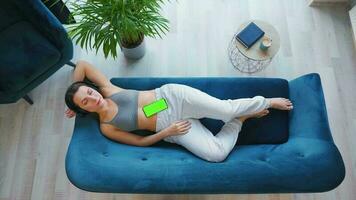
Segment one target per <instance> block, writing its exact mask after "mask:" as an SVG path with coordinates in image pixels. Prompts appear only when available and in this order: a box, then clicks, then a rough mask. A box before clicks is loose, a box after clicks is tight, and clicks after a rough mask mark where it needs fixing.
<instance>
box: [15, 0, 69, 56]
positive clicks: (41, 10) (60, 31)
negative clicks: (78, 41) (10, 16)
mask: <svg viewBox="0 0 356 200" xmlns="http://www.w3.org/2000/svg"><path fill="white" fill-rule="evenodd" d="M14 3H15V4H16V6H17V7H18V9H19V10H20V11H21V12H22V13H23V15H24V18H25V19H28V21H29V22H30V23H31V24H32V25H33V26H35V27H36V28H37V30H39V31H40V32H41V33H42V34H43V35H45V36H46V38H48V39H49V40H50V41H51V42H52V44H53V45H55V46H56V47H57V48H58V49H59V50H60V52H62V53H64V54H65V55H64V56H65V57H70V58H71V56H72V52H73V44H72V41H71V39H70V38H69V36H68V34H67V31H66V30H65V28H64V27H63V25H62V24H61V22H60V21H59V20H58V19H57V18H56V17H55V16H54V15H53V14H52V13H51V11H50V10H48V8H47V7H46V6H45V5H44V4H43V3H42V2H41V1H40V0H26V1H23V0H15V1H14ZM62 56H63V55H62ZM70 58H69V59H70ZM69 59H67V60H69Z"/></svg>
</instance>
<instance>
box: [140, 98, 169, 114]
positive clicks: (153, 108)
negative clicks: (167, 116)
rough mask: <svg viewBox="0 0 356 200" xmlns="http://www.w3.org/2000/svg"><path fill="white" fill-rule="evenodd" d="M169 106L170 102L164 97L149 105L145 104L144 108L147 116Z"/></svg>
mask: <svg viewBox="0 0 356 200" xmlns="http://www.w3.org/2000/svg"><path fill="white" fill-rule="evenodd" d="M167 108H168V104H167V102H166V100H165V99H164V98H162V99H159V100H157V101H154V102H153V103H150V104H148V105H145V106H144V107H143V108H142V110H143V112H144V113H145V115H146V117H151V116H152V115H154V114H156V113H159V112H161V111H163V110H165V109H167Z"/></svg>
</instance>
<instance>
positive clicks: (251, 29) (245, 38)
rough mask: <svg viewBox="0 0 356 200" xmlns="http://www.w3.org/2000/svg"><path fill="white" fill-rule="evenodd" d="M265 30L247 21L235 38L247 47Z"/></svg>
mask: <svg viewBox="0 0 356 200" xmlns="http://www.w3.org/2000/svg"><path fill="white" fill-rule="evenodd" d="M264 34H265V32H264V31H263V30H262V29H261V28H259V27H258V26H257V25H256V24H255V23H253V22H251V23H249V24H248V25H247V26H246V27H245V28H244V29H243V30H242V31H240V32H239V33H238V34H237V35H236V39H237V40H238V41H239V42H240V43H241V44H242V45H243V46H245V47H246V48H247V49H248V48H250V47H252V45H254V44H255V43H256V42H257V41H258V40H259V39H260V38H261V37H262V36H263V35H264Z"/></svg>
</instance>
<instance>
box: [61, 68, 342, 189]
mask: <svg viewBox="0 0 356 200" xmlns="http://www.w3.org/2000/svg"><path fill="white" fill-rule="evenodd" d="M111 81H112V82H113V83H114V84H116V85H118V86H120V87H124V88H130V89H141V90H146V89H153V88H155V87H159V86H160V85H162V84H165V83H182V84H186V85H190V86H193V87H196V88H199V89H201V90H203V91H204V92H207V93H209V94H210V95H212V96H216V97H219V98H221V99H228V98H234V97H235V98H239V97H252V96H255V95H263V96H265V97H273V96H283V97H289V98H290V99H291V100H292V102H293V103H294V109H293V110H292V111H290V112H289V113H288V112H286V111H281V112H280V111H276V110H273V109H271V113H270V114H269V115H268V116H266V117H264V118H261V119H256V120H247V121H246V123H244V125H243V128H242V130H241V133H240V136H239V139H238V142H237V145H236V146H235V148H234V149H233V151H232V152H231V153H230V155H229V156H228V157H227V158H226V159H225V160H224V161H223V162H218V163H213V162H208V161H204V160H202V159H200V158H198V157H196V156H194V155H193V154H192V153H190V152H189V151H187V150H186V149H184V148H183V147H181V146H178V145H176V144H171V143H166V142H164V141H161V142H158V143H156V144H155V145H153V146H150V147H136V146H130V145H125V144H120V143H117V142H114V141H111V140H109V139H107V138H105V137H104V136H103V135H102V134H101V133H100V130H99V126H98V121H97V116H95V115H87V116H84V117H77V118H76V121H75V127H74V132H73V136H72V140H71V142H70V145H69V147H68V152H67V155H66V163H65V167H66V173H67V176H68V178H69V180H70V181H71V182H72V183H73V184H74V185H75V186H77V187H78V188H81V189H83V190H87V191H92V192H108V193H151V194H229V193H235V194H241V193H242V194H243V193H300V192H302V193H308V192H325V191H329V190H332V189H333V188H335V187H337V186H338V185H339V184H340V183H341V182H342V181H343V179H344V177H345V167H344V163H343V160H342V157H341V155H340V153H339V151H338V149H337V147H336V146H335V144H334V142H333V138H332V135H331V132H330V128H329V124H328V117H327V111H326V107H325V101H324V95H323V89H322V86H321V81H320V77H319V75H318V74H315V73H314V74H307V75H304V76H301V77H299V78H296V79H294V80H291V81H287V80H284V79H278V78H249V77H247V78H232V77H194V78H114V79H112V80H111ZM201 121H202V123H204V125H205V126H206V127H207V128H209V129H210V130H211V131H212V132H213V133H214V134H216V132H217V131H219V129H220V128H221V126H222V122H221V121H219V120H214V119H201ZM135 133H137V134H143V135H145V134H149V133H147V132H146V133H145V132H144V131H137V132H135ZM281 138H282V139H281Z"/></svg>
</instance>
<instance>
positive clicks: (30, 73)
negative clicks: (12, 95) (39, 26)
mask: <svg viewBox="0 0 356 200" xmlns="http://www.w3.org/2000/svg"><path fill="white" fill-rule="evenodd" d="M0 44H2V45H1V46H0V91H3V92H9V91H11V92H13V91H19V90H21V89H22V88H23V87H24V86H26V85H28V84H29V83H30V82H31V81H33V80H34V79H35V78H36V77H38V76H40V75H41V74H42V73H44V72H46V71H47V70H48V69H49V68H51V66H53V65H55V64H56V63H57V62H58V60H59V59H60V56H61V55H60V53H59V52H58V50H57V49H56V48H55V47H54V46H53V45H52V44H51V43H50V42H49V41H48V40H47V39H46V38H44V37H43V36H42V35H41V33H40V32H38V31H37V30H36V29H35V28H34V27H33V26H32V25H31V24H30V23H28V22H26V21H20V22H17V23H15V24H13V25H12V26H10V27H8V28H7V29H5V30H3V31H2V32H0ZM43 66H47V67H43Z"/></svg>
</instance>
